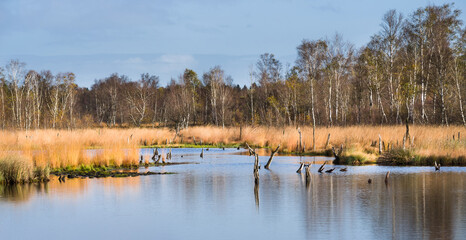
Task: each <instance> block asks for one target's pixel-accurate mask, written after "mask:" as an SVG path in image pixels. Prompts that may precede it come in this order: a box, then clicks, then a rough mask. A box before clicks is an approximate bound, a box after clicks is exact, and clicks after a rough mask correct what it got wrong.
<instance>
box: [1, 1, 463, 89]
mask: <svg viewBox="0 0 466 240" xmlns="http://www.w3.org/2000/svg"><path fill="white" fill-rule="evenodd" d="M449 2H455V6H456V8H458V9H461V10H462V11H464V10H465V9H466V1H441V0H439V1H435V0H434V1H433V0H430V1H420V0H419V1H417V0H395V1H375V0H372V1H370V0H366V1H343V0H333V1H314V0H282V1H279V0H268V1H266V0H257V1H255V0H249V1H248V0H238V1H233V0H224V1H215V0H197V1H194V0H174V1H168V0H132V1H131V0H0V66H4V65H5V64H6V63H7V62H8V61H9V60H10V59H20V60H21V61H23V62H26V64H27V67H28V68H30V69H35V70H42V69H50V70H52V71H53V72H54V73H57V72H65V71H71V72H74V73H75V74H76V75H77V82H78V84H79V85H82V86H90V85H92V83H93V82H94V80H95V79H99V78H104V77H106V76H108V75H109V74H111V73H114V72H118V73H120V74H125V75H128V76H129V77H130V78H132V79H133V80H136V79H137V78H138V77H139V75H140V74H141V73H144V72H148V73H151V74H155V75H158V76H160V80H161V83H162V85H165V84H166V83H168V82H169V80H170V78H172V77H173V78H176V77H178V76H179V74H181V73H182V72H183V70H184V69H185V68H192V69H194V70H195V71H196V72H198V74H199V75H202V73H203V72H204V71H207V70H209V68H210V67H213V66H214V65H221V66H222V67H223V68H224V69H225V71H226V73H227V74H229V75H231V76H232V77H233V79H234V82H235V83H238V84H241V85H243V84H247V83H248V82H249V80H248V78H249V77H248V76H249V75H248V71H249V66H250V65H251V64H254V63H255V62H256V61H257V58H258V56H259V55H260V54H262V53H265V52H269V53H274V54H275V55H276V56H277V57H278V58H279V60H280V61H282V63H283V65H286V63H290V64H293V62H294V60H295V58H296V46H297V45H298V44H299V43H300V42H301V40H302V39H304V38H306V39H319V38H324V37H331V36H332V35H334V34H335V33H336V32H338V33H340V34H342V35H343V37H344V39H345V40H348V41H350V42H352V43H353V44H354V45H355V46H356V47H360V46H362V45H363V44H365V43H367V41H368V40H369V38H370V36H371V35H373V34H374V33H376V32H378V31H379V30H380V22H381V19H382V16H383V14H384V13H385V12H386V11H388V10H389V9H397V10H398V11H400V12H402V13H403V14H404V15H405V16H406V15H408V14H410V13H411V12H413V11H414V10H415V9H417V8H419V7H422V6H426V5H428V4H442V3H449ZM465 15H466V14H465V13H463V14H462V15H461V19H463V21H465Z"/></svg>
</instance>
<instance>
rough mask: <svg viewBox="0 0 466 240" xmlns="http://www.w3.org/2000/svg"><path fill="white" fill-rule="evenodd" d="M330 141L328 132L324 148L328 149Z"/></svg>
mask: <svg viewBox="0 0 466 240" xmlns="http://www.w3.org/2000/svg"><path fill="white" fill-rule="evenodd" d="M329 143H330V133H329V134H328V137H327V142H326V143H325V147H324V149H327V147H328V144H329Z"/></svg>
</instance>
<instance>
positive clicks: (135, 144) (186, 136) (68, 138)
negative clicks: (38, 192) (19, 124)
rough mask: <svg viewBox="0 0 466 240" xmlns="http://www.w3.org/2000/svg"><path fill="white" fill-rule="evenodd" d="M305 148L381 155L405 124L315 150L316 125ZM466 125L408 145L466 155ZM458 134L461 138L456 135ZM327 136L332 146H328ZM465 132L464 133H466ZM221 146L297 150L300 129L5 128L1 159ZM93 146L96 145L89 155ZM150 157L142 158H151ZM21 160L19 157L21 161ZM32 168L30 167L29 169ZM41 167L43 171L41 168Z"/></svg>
mask: <svg viewBox="0 0 466 240" xmlns="http://www.w3.org/2000/svg"><path fill="white" fill-rule="evenodd" d="M299 130H300V131H301V136H302V142H301V146H302V150H304V152H305V153H309V152H315V153H317V152H321V153H322V152H325V151H326V150H327V152H328V149H330V148H331V147H332V146H337V147H338V146H340V145H341V144H343V145H344V147H345V149H346V152H347V153H349V154H351V155H354V156H358V155H360V156H361V157H362V158H366V159H371V160H374V159H373V158H377V156H378V143H377V146H374V144H373V143H374V141H378V139H379V135H380V136H381V138H382V141H383V142H384V143H385V145H386V147H388V145H390V147H391V149H401V148H402V142H403V136H404V134H405V132H406V128H405V127H404V126H351V127H332V128H324V127H321V128H316V136H315V139H316V141H315V149H314V148H313V141H312V128H311V127H300V128H299ZM465 130H466V129H465V128H464V127H462V126H449V127H441V126H411V127H410V135H411V141H408V140H407V141H406V144H405V148H406V149H410V150H411V151H413V152H414V153H415V154H416V155H418V156H423V157H447V158H463V159H464V158H465V156H466V131H465ZM458 133H459V136H458ZM328 134H330V141H329V145H328V146H327V148H326V149H325V145H326V142H327V138H328ZM463 135H464V136H463ZM201 140H202V143H203V144H211V145H217V146H222V145H226V146H229V145H230V146H231V145H239V144H243V143H245V142H247V143H249V144H250V145H253V146H255V147H276V146H278V144H280V145H281V151H282V152H297V150H298V146H299V145H300V142H299V133H298V128H296V127H281V128H278V127H241V128H240V127H227V128H221V127H214V126H199V127H190V128H188V129H184V130H181V131H180V133H179V134H175V131H173V130H170V129H167V128H128V129H106V128H100V129H79V130H73V131H69V130H50V129H49V130H32V131H28V132H26V131H2V132H1V137H0V162H5V159H6V160H8V161H11V160H12V159H16V160H18V159H19V158H7V157H8V156H10V155H19V156H20V158H21V159H22V160H21V161H22V162H25V161H26V162H27V163H28V165H27V166H33V173H34V172H37V171H46V170H45V169H46V168H48V169H50V168H51V169H56V168H66V167H77V166H83V165H84V166H115V167H122V166H134V165H138V163H139V157H140V156H139V148H140V147H141V146H161V145H162V146H165V145H166V144H167V143H168V145H166V146H167V147H168V146H172V147H173V146H188V145H189V146H192V145H193V144H200V142H201ZM89 149H95V150H94V151H92V153H91V154H89V151H88V150H89ZM147 158H148V156H146V157H145V158H144V159H147ZM18 161H19V160H18ZM28 169H29V167H28ZM40 169H42V170H40Z"/></svg>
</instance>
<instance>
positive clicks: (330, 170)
mask: <svg viewBox="0 0 466 240" xmlns="http://www.w3.org/2000/svg"><path fill="white" fill-rule="evenodd" d="M333 170H335V168H331V169H329V170H327V171H325V172H326V173H331V172H333Z"/></svg>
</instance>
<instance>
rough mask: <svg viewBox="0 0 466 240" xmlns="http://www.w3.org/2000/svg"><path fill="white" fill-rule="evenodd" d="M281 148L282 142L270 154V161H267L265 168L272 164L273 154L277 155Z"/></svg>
mask: <svg viewBox="0 0 466 240" xmlns="http://www.w3.org/2000/svg"><path fill="white" fill-rule="evenodd" d="M279 148H280V144H278V147H277V148H276V149H275V150H273V151H272V153H271V154H270V158H269V161H267V164H265V169H269V167H270V164H271V163H272V159H273V156H274V155H275V153H277V152H278V149H279Z"/></svg>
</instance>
